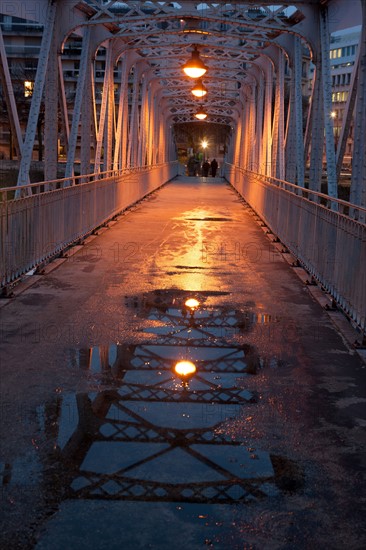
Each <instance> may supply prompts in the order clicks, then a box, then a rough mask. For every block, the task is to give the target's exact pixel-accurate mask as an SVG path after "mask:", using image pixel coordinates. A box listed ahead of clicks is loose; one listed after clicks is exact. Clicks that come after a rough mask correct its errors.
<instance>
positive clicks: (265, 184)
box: [225, 164, 366, 329]
mask: <svg viewBox="0 0 366 550" xmlns="http://www.w3.org/2000/svg"><path fill="white" fill-rule="evenodd" d="M225 177H226V179H227V180H228V181H229V182H230V184H231V185H232V186H233V187H234V188H235V189H236V190H237V191H238V193H239V194H240V195H241V196H242V197H243V198H244V199H245V200H246V201H247V203H248V204H249V205H250V206H251V207H252V208H253V210H254V211H255V212H256V213H257V214H258V215H259V217H260V218H261V219H262V220H263V221H264V222H265V223H266V225H268V227H269V228H270V229H271V231H272V232H273V233H274V234H275V235H276V236H278V238H279V239H280V240H281V242H282V243H283V244H284V245H285V246H286V247H287V248H288V249H289V250H290V252H291V253H292V254H293V255H294V256H295V257H296V258H298V260H299V261H300V262H301V263H302V264H303V265H304V267H305V268H306V270H307V271H308V272H309V273H310V275H312V276H314V277H315V278H316V279H317V280H318V281H319V282H320V283H321V284H322V285H323V287H324V288H325V289H326V290H327V291H328V292H329V294H330V295H331V296H332V297H333V298H334V299H335V300H336V302H337V303H338V304H339V305H340V307H341V308H342V309H343V310H344V311H345V312H346V313H347V315H349V316H350V318H351V319H353V320H354V321H355V322H356V323H357V324H358V325H359V326H360V327H361V328H362V329H365V328H366V273H365V269H364V266H365V265H366V224H365V223H362V222H361V221H359V220H360V219H364V216H365V214H366V209H365V208H362V207H357V206H355V205H354V206H352V205H350V203H348V202H345V201H341V200H336V199H331V198H330V197H329V195H324V194H322V193H316V192H314V191H310V190H307V189H304V188H302V187H299V186H297V185H294V184H291V183H289V182H286V181H282V180H279V179H276V178H272V177H269V176H263V175H261V174H257V173H255V172H250V171H248V170H244V169H243V168H239V167H235V166H234V165H229V164H226V166H225ZM334 203H336V208H334ZM351 206H352V207H351ZM351 216H352V217H351Z"/></svg>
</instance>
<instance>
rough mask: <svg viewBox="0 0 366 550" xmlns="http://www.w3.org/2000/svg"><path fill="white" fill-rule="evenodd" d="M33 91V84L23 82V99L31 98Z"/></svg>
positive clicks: (26, 81) (27, 81) (28, 81)
mask: <svg viewBox="0 0 366 550" xmlns="http://www.w3.org/2000/svg"><path fill="white" fill-rule="evenodd" d="M33 89H34V82H32V81H30V80H25V81H24V97H32V95H33Z"/></svg>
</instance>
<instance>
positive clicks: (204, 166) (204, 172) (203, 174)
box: [202, 160, 210, 178]
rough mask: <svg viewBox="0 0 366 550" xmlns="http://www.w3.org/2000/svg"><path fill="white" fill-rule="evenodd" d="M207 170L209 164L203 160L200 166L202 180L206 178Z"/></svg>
mask: <svg viewBox="0 0 366 550" xmlns="http://www.w3.org/2000/svg"><path fill="white" fill-rule="evenodd" d="M209 169H210V163H209V162H208V160H205V162H204V163H203V164H202V176H203V177H204V178H207V176H208V171H209Z"/></svg>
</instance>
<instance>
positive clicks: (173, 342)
mask: <svg viewBox="0 0 366 550" xmlns="http://www.w3.org/2000/svg"><path fill="white" fill-rule="evenodd" d="M286 256H287V255H286V254H285V253H284V251H282V250H281V245H280V244H278V243H273V242H272V241H271V239H270V235H267V234H266V230H265V228H263V227H261V223H260V221H259V220H258V219H257V218H256V216H255V215H254V213H253V211H252V210H251V209H250V208H249V207H248V206H247V205H246V204H245V203H244V202H243V201H242V199H241V198H240V197H239V196H238V195H237V194H236V192H235V191H234V190H233V189H232V188H231V187H230V186H229V185H228V184H227V183H225V182H224V181H223V180H221V179H219V178H217V179H215V180H207V181H205V180H203V179H201V178H186V177H183V176H181V177H179V178H177V179H176V180H174V181H173V182H171V183H169V184H167V185H165V186H164V187H163V188H161V189H160V190H159V191H157V192H155V193H153V194H151V195H150V196H149V197H147V198H146V199H145V200H144V201H142V202H140V203H138V204H137V205H136V206H135V207H134V208H132V209H130V210H129V211H126V212H125V213H124V214H123V215H121V216H120V217H119V218H118V219H117V220H116V221H114V222H112V223H110V224H109V225H108V226H107V227H106V228H104V229H102V230H101V231H100V232H99V234H98V235H95V236H92V237H90V238H89V239H88V240H87V242H86V243H85V244H84V245H81V246H77V247H74V249H73V251H72V252H71V253H70V254H69V255H68V256H67V257H66V258H63V259H60V260H57V261H56V262H55V263H53V264H50V265H49V266H48V267H47V268H46V270H45V272H44V273H43V274H39V275H34V276H32V277H33V279H32V280H33V284H32V286H29V288H27V290H25V291H24V292H22V293H19V294H18V295H16V296H15V297H14V298H12V299H9V300H4V301H3V302H2V305H3V307H1V309H0V313H1V328H2V332H1V344H0V350H1V354H0V356H1V401H2V415H1V440H2V442H3V443H2V449H1V462H2V465H3V471H4V472H5V471H9V475H8V478H7V480H5V477H6V476H5V477H4V480H5V481H6V483H5V482H4V484H3V495H4V498H2V499H1V501H2V508H4V510H3V512H4V516H3V517H4V520H3V525H4V527H3V529H2V538H3V542H4V541H9V540H12V541H14V546H13V547H14V548H16V547H23V548H24V547H26V546H25V544H30V541H31V542H32V543H35V542H37V545H36V548H39V549H43V548H50V547H52V548H66V547H70V548H73V547H76V545H78V547H79V548H90V547H94V548H97V547H100V548H101V547H110V548H115V547H116V546H113V544H115V542H114V541H116V540H118V541H119V542H118V544H119V546H118V547H120V548H126V549H128V548H131V549H132V548H134V549H135V548H143V547H144V548H147V547H150V545H151V547H154V548H159V549H160V548H171V544H172V539H174V546H175V547H176V548H182V549H183V548H190V549H192V548H202V547H203V546H204V544H208V543H207V542H206V543H205V541H212V544H214V547H215V548H222V549H223V548H228V547H230V548H239V547H240V548H243V547H246V546H245V545H246V544H247V545H248V547H249V546H252V545H254V546H255V547H260V548H284V547H289V548H290V547H296V548H305V547H310V546H313V545H314V546H317V547H322V546H323V545H324V546H325V545H329V546H332V547H334V548H339V547H340V546H342V543H346V541H347V545H348V546H349V547H351V548H356V547H362V546H363V544H362V540H363V539H362V536H363V535H362V533H363V518H364V515H363V511H362V491H359V480H360V475H361V470H362V468H364V464H363V465H362V460H364V458H363V459H362V457H364V456H365V453H364V449H363V448H362V447H364V441H365V440H364V438H363V436H362V430H363V429H364V426H365V421H366V418H365V402H366V396H365V393H364V392H365V383H364V382H365V380H364V379H365V375H364V373H365V370H364V364H363V362H362V360H361V358H360V356H359V355H358V354H357V353H356V352H355V350H354V349H352V347H351V346H350V345H349V343H348V342H347V339H346V338H345V337H344V336H343V335H342V334H341V333H340V331H339V330H338V329H337V328H336V327H335V325H334V323H333V322H332V320H331V318H330V315H331V312H327V311H326V310H325V309H324V307H322V304H321V303H319V301H317V300H315V299H314V297H313V295H312V294H311V291H312V290H313V288H312V287H309V286H308V285H306V284H305V281H304V279H305V277H306V275H304V274H303V280H302V279H301V277H299V276H298V274H297V273H296V271H300V270H299V268H297V267H296V266H292V265H291V262H289V261H286ZM55 267H57V269H55ZM319 293H320V294H321V291H320V290H319ZM187 298H195V299H196V300H197V301H198V302H199V305H198V307H196V308H193V309H189V308H188V309H187V306H185V305H184V303H185V300H186V299H187ZM177 359H181V360H182V359H184V360H190V361H191V362H193V363H195V364H196V365H197V377H196V379H195V377H193V378H192V379H190V380H189V382H188V383H185V382H182V384H180V381H179V379H177V378H174V376H173V378H172V374H171V367H172V364H173V360H177ZM177 392H178V393H177ZM179 392H181V393H179ZM113 411H114V412H113ZM116 411H117V413H116ZM118 411H119V412H118ZM112 412H113V414H112ZM111 415H112V416H113V415H115V416H113V419H111V418H112V417H111ZM127 417H128V418H127ZM131 426H133V430H135V431H134V433H135V435H133V434H132V432H130V431H128V427H129V429H132V428H131ZM157 426H159V428H158V427H157ZM205 430H206V431H207V430H208V432H209V431H210V430H212V431H211V432H210V434H209V435H207V433H206V432H205ZM149 434H150V435H149ZM151 434H155V435H151ZM220 434H221V435H220ZM222 434H224V435H222ZM149 437H150V438H151V439H150V440H149ZM174 438H175V439H174ZM205 438H207V439H205ZM215 443H217V445H216V444H215ZM149 453H151V455H149ZM238 453H239V454H238ZM243 453H244V454H243ZM239 455H240V456H239ZM244 455H245V457H244ZM126 457H128V458H126ZM126 480H129V481H128V484H127V485H126V483H127V482H126ZM134 482H135V486H133V484H134ZM208 486H209V492H206V493H205V491H208V489H207V487H208ZM9 499H12V501H13V502H14V506H13V508H11V510H10V508H9V506H8V502H9ZM249 502H251V505H250V506H247V504H248V503H249ZM233 503H235V504H237V505H240V506H234V507H232V506H231V504H233ZM25 509H27V514H25ZM51 510H52V511H55V510H56V512H55V514H54V515H53V517H51V519H47V518H49V515H50V513H51ZM340 518H342V521H341V520H340ZM76 524H77V526H78V527H77V529H76V528H75V525H76ZM20 525H21V527H20ZM182 533H183V534H182ZM98 537H102V538H103V540H102V539H100V540H99V539H98ZM187 537H188V538H187ZM109 539H110V540H109ZM228 540H229V541H230V543H228ZM56 542H57V543H56ZM363 542H365V540H363ZM4 544H5V543H4ZM98 544H100V545H99V546H98ZM22 545H23V546H22ZM103 545H104V546H103ZM286 545H289V546H286ZM3 547H5V546H3Z"/></svg>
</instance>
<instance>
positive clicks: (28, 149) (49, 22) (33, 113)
mask: <svg viewBox="0 0 366 550" xmlns="http://www.w3.org/2000/svg"><path fill="white" fill-rule="evenodd" d="M56 8H57V4H56V2H53V1H52V0H50V2H49V4H48V8H47V16H46V21H45V24H44V27H43V35H42V41H41V47H40V52H39V58H38V64H37V72H36V78H35V82H34V88H33V94H32V103H31V106H30V111H29V115H28V123H27V129H26V132H25V138H24V144H23V147H22V159H21V161H20V167H19V174H18V181H17V185H18V186H19V187H21V186H22V185H26V184H27V183H28V181H29V179H28V178H29V169H30V165H31V161H32V153H33V146H34V139H35V135H36V130H37V123H38V117H39V111H40V108H41V102H42V94H43V88H44V82H45V78H46V71H47V65H48V56H49V52H50V48H51V41H52V36H53V28H54V23H55V16H56ZM20 195H21V190H20V189H17V191H16V193H15V197H16V198H18V197H20Z"/></svg>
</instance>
